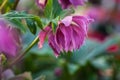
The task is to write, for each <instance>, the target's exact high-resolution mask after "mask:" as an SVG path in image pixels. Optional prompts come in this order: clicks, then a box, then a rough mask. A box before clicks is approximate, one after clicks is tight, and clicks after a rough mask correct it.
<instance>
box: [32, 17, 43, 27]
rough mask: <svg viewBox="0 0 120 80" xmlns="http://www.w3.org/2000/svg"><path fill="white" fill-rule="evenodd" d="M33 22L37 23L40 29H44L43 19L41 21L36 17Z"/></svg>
mask: <svg viewBox="0 0 120 80" xmlns="http://www.w3.org/2000/svg"><path fill="white" fill-rule="evenodd" d="M33 20H34V21H36V23H37V25H38V27H39V28H40V29H43V24H42V21H41V19H40V18H39V17H38V16H35V17H34V18H33Z"/></svg>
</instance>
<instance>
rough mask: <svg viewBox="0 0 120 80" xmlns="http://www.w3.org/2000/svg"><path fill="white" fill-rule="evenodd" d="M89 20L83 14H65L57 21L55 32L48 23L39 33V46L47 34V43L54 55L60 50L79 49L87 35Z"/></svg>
mask: <svg viewBox="0 0 120 80" xmlns="http://www.w3.org/2000/svg"><path fill="white" fill-rule="evenodd" d="M89 22H90V20H89V19H88V18H86V17H83V16H67V17H66V18H64V19H63V20H61V21H60V22H59V23H58V26H57V30H56V32H55V33H53V31H52V29H51V25H48V26H47V27H46V28H45V29H44V30H43V31H41V32H40V34H39V39H40V42H39V44H38V45H39V48H41V47H42V45H43V43H44V40H45V37H46V36H47V35H48V43H49V46H50V47H51V48H52V49H53V51H54V53H55V56H58V55H59V54H60V53H61V52H68V51H73V50H77V49H79V48H80V47H81V46H82V44H83V42H84V40H85V37H86V35H87V27H88V23H89Z"/></svg>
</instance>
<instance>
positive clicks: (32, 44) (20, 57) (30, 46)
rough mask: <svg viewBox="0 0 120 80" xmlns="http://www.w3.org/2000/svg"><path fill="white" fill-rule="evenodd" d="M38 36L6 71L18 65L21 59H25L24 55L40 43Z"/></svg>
mask: <svg viewBox="0 0 120 80" xmlns="http://www.w3.org/2000/svg"><path fill="white" fill-rule="evenodd" d="M38 39H39V38H38V36H37V37H36V38H35V39H34V40H33V41H32V43H31V44H30V45H29V46H28V47H27V48H26V49H25V51H24V52H23V53H22V54H20V55H19V56H18V57H16V58H15V59H14V60H13V61H12V62H11V63H10V64H8V65H7V67H6V68H4V70H5V69H8V68H10V67H12V66H13V65H14V64H16V63H17V62H19V61H20V60H21V59H23V57H24V55H25V54H26V53H27V52H28V51H29V50H30V49H31V48H32V47H33V46H34V45H35V44H36V43H37V42H38Z"/></svg>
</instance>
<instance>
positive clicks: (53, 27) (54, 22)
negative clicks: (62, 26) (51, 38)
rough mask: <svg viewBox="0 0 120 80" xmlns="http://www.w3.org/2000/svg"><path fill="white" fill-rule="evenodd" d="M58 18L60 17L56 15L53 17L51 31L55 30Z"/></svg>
mask: <svg viewBox="0 0 120 80" xmlns="http://www.w3.org/2000/svg"><path fill="white" fill-rule="evenodd" d="M59 20H60V17H59V16H58V17H56V18H55V19H53V20H52V30H53V32H55V31H56V28H57V25H58V21H59Z"/></svg>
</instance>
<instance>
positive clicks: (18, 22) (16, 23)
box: [8, 19, 26, 32]
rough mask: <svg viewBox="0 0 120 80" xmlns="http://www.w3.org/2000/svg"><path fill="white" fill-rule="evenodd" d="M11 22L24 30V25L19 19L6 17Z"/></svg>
mask: <svg viewBox="0 0 120 80" xmlns="http://www.w3.org/2000/svg"><path fill="white" fill-rule="evenodd" d="M8 21H10V22H11V23H13V24H14V25H15V26H16V27H18V28H19V29H20V30H21V31H22V32H25V31H26V28H25V26H24V25H23V24H22V23H21V20H18V19H8Z"/></svg>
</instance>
